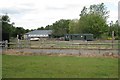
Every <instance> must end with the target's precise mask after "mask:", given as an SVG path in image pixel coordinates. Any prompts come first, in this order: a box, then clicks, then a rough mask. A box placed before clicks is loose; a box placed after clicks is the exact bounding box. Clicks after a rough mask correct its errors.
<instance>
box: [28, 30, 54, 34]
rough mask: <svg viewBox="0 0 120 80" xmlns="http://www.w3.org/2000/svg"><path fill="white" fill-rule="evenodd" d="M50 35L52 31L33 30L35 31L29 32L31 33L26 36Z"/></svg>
mask: <svg viewBox="0 0 120 80" xmlns="http://www.w3.org/2000/svg"><path fill="white" fill-rule="evenodd" d="M51 33H52V30H35V31H31V32H28V33H26V34H30V35H31V34H34V35H37V34H42V35H47V34H51Z"/></svg>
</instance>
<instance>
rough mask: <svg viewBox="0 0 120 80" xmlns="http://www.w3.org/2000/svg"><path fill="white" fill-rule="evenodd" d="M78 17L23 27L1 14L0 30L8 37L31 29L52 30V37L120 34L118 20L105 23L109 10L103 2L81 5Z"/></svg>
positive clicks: (98, 37)
mask: <svg viewBox="0 0 120 80" xmlns="http://www.w3.org/2000/svg"><path fill="white" fill-rule="evenodd" d="M79 16H80V18H79V19H72V20H70V19H60V20H58V21H56V22H55V23H53V24H52V25H47V26H45V27H39V28H37V29H31V30H29V29H24V28H23V27H15V26H14V23H10V18H9V16H8V15H3V16H2V31H3V33H8V34H9V36H10V37H16V35H18V34H22V35H23V34H25V33H27V32H29V31H33V30H53V33H52V35H53V37H63V36H64V35H65V34H82V33H83V34H84V33H85V34H89V33H91V34H93V35H94V38H96V39H107V38H111V36H112V31H114V33H115V34H114V35H115V38H116V39H119V36H120V32H119V31H120V26H119V23H118V20H117V21H116V22H115V23H113V21H111V23H109V24H108V23H107V19H108V18H109V11H108V10H107V7H106V6H105V5H104V3H101V4H93V5H90V6H89V7H88V8H87V7H86V6H84V7H83V9H82V10H81V13H80V15H79Z"/></svg>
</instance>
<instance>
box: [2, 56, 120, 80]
mask: <svg viewBox="0 0 120 80" xmlns="http://www.w3.org/2000/svg"><path fill="white" fill-rule="evenodd" d="M2 59H3V60H2V61H3V65H2V66H3V67H2V72H3V73H2V75H3V76H2V77H3V78H118V59H117V58H88V57H87V58H85V57H75V56H74V57H73V56H71V57H70V56H65V57H63V56H11V55H3V57H2Z"/></svg>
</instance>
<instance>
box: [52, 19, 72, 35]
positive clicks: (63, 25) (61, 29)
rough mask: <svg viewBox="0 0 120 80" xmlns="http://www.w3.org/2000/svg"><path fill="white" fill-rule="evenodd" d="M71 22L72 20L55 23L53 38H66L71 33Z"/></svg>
mask: <svg viewBox="0 0 120 80" xmlns="http://www.w3.org/2000/svg"><path fill="white" fill-rule="evenodd" d="M69 21H70V20H64V19H61V20H59V21H56V22H55V23H53V25H52V30H53V33H52V34H53V36H54V37H61V36H64V35H65V34H68V33H69Z"/></svg>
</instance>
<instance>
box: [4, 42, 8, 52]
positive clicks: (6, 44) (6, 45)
mask: <svg viewBox="0 0 120 80" xmlns="http://www.w3.org/2000/svg"><path fill="white" fill-rule="evenodd" d="M4 43H5V49H6V50H7V48H8V41H7V40H6V41H5V42H4Z"/></svg>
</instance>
